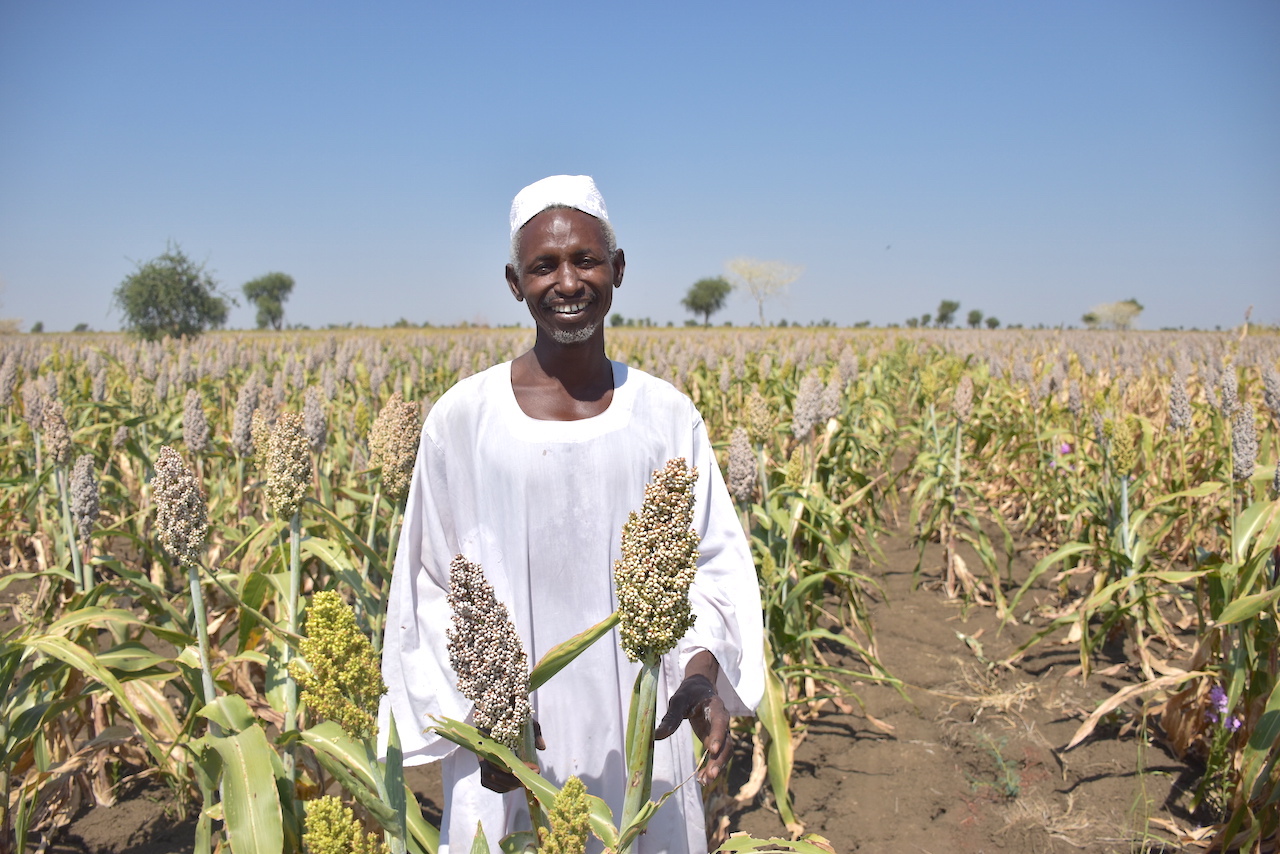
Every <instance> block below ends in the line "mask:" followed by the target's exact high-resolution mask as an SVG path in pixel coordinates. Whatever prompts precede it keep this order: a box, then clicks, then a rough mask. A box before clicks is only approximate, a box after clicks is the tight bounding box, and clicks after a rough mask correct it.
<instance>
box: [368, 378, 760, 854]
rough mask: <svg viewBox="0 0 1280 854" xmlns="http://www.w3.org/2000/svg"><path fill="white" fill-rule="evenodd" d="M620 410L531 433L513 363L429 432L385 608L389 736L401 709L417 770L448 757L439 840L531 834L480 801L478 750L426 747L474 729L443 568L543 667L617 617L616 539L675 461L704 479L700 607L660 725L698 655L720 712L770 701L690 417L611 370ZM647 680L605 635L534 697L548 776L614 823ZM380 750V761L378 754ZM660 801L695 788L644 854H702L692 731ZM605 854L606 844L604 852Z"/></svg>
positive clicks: (669, 810) (748, 574)
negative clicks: (558, 649)
mask: <svg viewBox="0 0 1280 854" xmlns="http://www.w3.org/2000/svg"><path fill="white" fill-rule="evenodd" d="M613 372H614V392H613V398H612V400H611V402H610V405H609V408H608V409H607V410H605V411H604V412H603V413H601V414H600V415H597V416H595V417H592V418H587V419H583V420H579V421H540V420H537V419H534V418H530V417H529V416H528V415H526V414H525V413H524V412H523V411H522V410H521V409H520V406H519V404H518V403H517V402H516V398H515V394H514V392H513V391H512V387H511V364H510V363H509V362H507V363H504V364H500V365H496V366H494V367H492V368H490V369H488V370H486V371H484V372H482V373H479V374H476V375H475V376H472V377H469V378H467V379H465V380H463V381H462V382H460V383H458V384H457V385H456V386H454V387H453V388H452V389H450V390H449V391H448V392H446V393H445V394H444V395H443V396H441V398H440V399H439V400H438V401H437V402H436V404H435V406H434V407H433V408H432V410H431V413H430V415H429V416H428V417H427V422H426V424H425V425H424V427H423V432H422V441H421V445H420V447H419V450H418V459H417V463H416V466H415V468H414V473H413V482H412V485H411V487H410V491H409V497H408V504H407V507H406V509H405V515H404V527H403V529H402V531H401V535H400V544H399V550H398V552H397V554H396V563H395V572H394V575H393V577H392V580H391V588H390V590H389V592H388V596H387V624H386V634H385V641H384V647H383V660H382V669H383V675H384V677H385V679H386V683H387V689H388V694H387V695H386V697H384V698H383V703H382V715H381V717H382V721H381V724H382V726H381V732H382V736H383V738H384V739H385V733H386V719H387V715H386V713H387V710H388V709H390V710H392V711H394V713H395V716H396V723H397V726H398V729H399V732H400V737H401V742H402V746H403V749H404V755H405V762H406V764H410V765H413V764H419V763H423V762H429V761H433V760H436V759H441V758H444V759H445V763H444V766H443V769H442V770H443V776H444V786H445V805H444V821H443V827H442V828H441V830H442V833H441V841H442V843H447V844H448V845H449V848H447V849H446V848H443V847H442V849H441V850H442V851H452V852H453V854H465V852H468V851H470V845H471V840H472V837H473V836H474V834H475V828H476V822H477V821H481V822H483V824H484V828H485V834H486V836H487V837H488V840H489V843H490V845H491V847H492V850H493V851H494V852H497V851H498V840H499V839H501V838H502V837H503V836H504V835H506V834H507V833H509V832H511V831H512V830H517V829H521V828H522V827H526V828H527V827H528V824H527V821H528V819H527V810H526V809H525V805H524V797H523V795H522V793H521V792H520V791H516V792H514V793H508V794H507V795H505V796H504V795H499V794H496V793H494V792H491V791H489V790H487V789H485V788H483V787H482V786H481V785H480V778H479V770H478V764H477V761H476V759H475V756H474V755H473V754H471V753H470V752H469V751H466V750H460V749H455V747H454V745H453V744H452V743H450V742H448V741H446V740H444V739H442V738H440V737H439V736H437V735H435V734H433V733H428V732H425V731H424V730H425V728H426V727H428V726H429V725H430V724H431V718H432V716H434V715H441V716H446V717H451V718H456V719H459V720H466V719H468V718H469V715H470V714H471V711H472V709H471V703H470V701H468V700H467V699H465V698H464V697H463V696H462V695H460V694H459V693H458V692H457V688H456V677H455V675H454V673H453V670H452V668H451V667H450V665H449V657H448V653H447V651H446V640H445V631H446V629H447V628H448V627H449V626H450V624H451V623H450V610H449V606H448V603H447V602H446V601H445V595H446V593H447V592H448V588H449V562H450V560H451V559H452V558H453V556H454V555H455V554H458V553H461V554H463V555H465V556H466V557H467V559H468V560H471V561H475V562H478V563H479V564H480V565H481V566H482V567H483V568H484V572H485V577H486V578H487V579H488V580H489V583H490V584H492V585H493V588H494V592H495V593H496V595H497V597H498V600H499V601H501V602H503V603H505V604H506V605H507V608H508V610H509V611H510V613H511V615H512V619H513V620H514V622H515V624H516V628H517V630H518V631H519V633H520V637H521V640H522V641H523V642H524V646H525V651H526V653H527V654H528V655H529V662H530V665H531V666H532V664H533V663H535V662H537V661H538V660H539V659H541V657H542V656H543V655H544V654H545V653H546V652H547V651H548V650H549V649H551V648H552V647H553V646H555V645H556V644H558V643H560V642H561V641H564V640H566V639H568V638H570V637H572V636H573V635H575V634H578V633H579V632H581V631H584V630H585V629H587V628H589V627H590V626H592V625H594V624H596V623H598V622H599V621H600V620H602V619H604V618H605V617H607V616H608V615H609V614H610V613H611V612H612V611H613V610H614V609H615V607H616V605H617V602H616V598H615V596H614V590H613V562H614V561H615V560H617V559H618V558H619V557H620V556H621V532H622V525H623V523H624V522H625V521H626V519H627V515H628V514H629V513H630V512H631V511H633V510H639V509H640V505H641V503H642V501H643V498H644V487H645V484H647V483H648V482H649V480H650V479H651V477H652V474H653V472H654V470H655V469H659V468H661V467H662V466H663V465H665V464H666V463H667V461H668V460H671V459H673V458H675V457H684V458H685V459H686V460H687V461H688V462H689V463H690V464H692V465H695V466H697V469H698V482H697V486H696V489H697V495H696V502H695V507H694V522H693V527H694V530H695V531H696V532H697V533H698V535H699V536H700V537H701V542H700V544H699V551H700V557H699V560H698V572H697V575H696V577H695V579H694V582H693V587H692V589H691V591H690V601H691V603H692V606H693V611H694V614H695V615H696V621H695V623H694V626H693V628H692V629H691V630H690V632H689V633H688V635H686V637H685V638H684V640H683V641H682V642H681V643H680V644H679V645H678V646H677V648H676V649H675V650H673V651H672V652H671V653H669V654H668V655H667V656H666V658H665V659H664V660H663V668H662V676H661V679H660V680H659V687H658V715H659V718H661V716H662V715H663V714H664V713H665V711H666V704H667V698H668V697H669V696H670V695H671V694H672V693H673V692H674V691H675V689H676V688H677V687H678V686H679V684H680V681H681V678H682V676H683V673H684V668H685V665H686V664H687V663H688V661H689V659H691V658H692V657H693V655H694V654H695V653H697V652H698V651H700V650H709V651H710V652H711V653H713V654H714V655H715V657H716V660H717V661H718V662H719V663H720V668H721V677H720V680H719V685H718V686H717V688H718V689H719V693H720V697H721V698H722V699H723V700H724V703H725V706H726V707H727V708H728V711H729V713H730V714H732V715H749V714H753V713H754V711H755V707H756V705H757V704H758V703H759V701H760V697H761V694H762V692H763V688H764V662H763V650H762V643H763V640H762V631H763V630H762V617H761V610H760V596H759V589H758V587H757V582H756V575H755V570H754V567H753V564H752V560H751V555H750V551H749V548H748V545H747V541H746V538H745V536H744V534H743V531H742V526H741V523H740V522H739V520H738V517H737V515H736V513H735V511H734V507H733V503H732V501H731V500H730V498H729V494H728V491H727V490H726V489H725V486H724V480H723V478H722V477H721V474H720V469H719V466H718V465H717V463H716V459H715V456H714V455H713V453H712V450H711V445H710V442H709V441H708V439H707V432H706V428H705V426H704V425H703V422H702V417H701V416H700V415H699V414H698V412H697V410H696V408H695V407H694V405H693V403H692V402H691V401H690V400H689V399H688V398H687V397H685V396H684V395H683V394H681V393H680V392H678V391H677V390H676V389H675V388H674V387H672V386H671V385H670V384H669V383H667V382H664V381H663V380H659V379H656V378H654V377H652V376H650V375H648V374H645V373H643V372H642V371H638V370H636V369H634V368H628V367H627V366H625V365H622V364H620V363H617V362H614V363H613ZM637 670H638V665H635V664H632V663H631V662H629V661H627V658H626V655H625V654H624V653H623V652H622V650H621V649H620V648H619V646H618V641H617V634H616V632H612V633H610V634H609V635H607V636H605V637H603V638H601V639H600V640H598V641H597V642H596V643H595V644H594V645H593V646H592V647H591V648H590V649H589V650H587V651H586V652H585V653H583V654H582V655H581V656H580V657H579V658H578V659H577V660H576V661H574V662H573V664H571V665H570V666H569V667H567V668H565V669H564V670H562V671H561V672H560V673H558V674H557V675H556V676H554V677H552V678H551V680H550V681H548V682H547V684H545V685H544V686H542V687H541V688H539V689H538V690H537V691H536V692H534V694H533V696H532V704H533V710H534V715H535V716H536V717H537V719H538V722H539V723H540V724H541V726H542V733H543V736H544V738H545V740H546V744H547V749H546V750H545V751H541V752H540V753H539V757H538V758H539V761H540V763H541V770H542V773H543V774H544V775H545V776H546V777H547V778H548V779H550V780H552V781H553V782H554V783H556V784H557V785H561V784H563V783H564V781H565V779H566V778H568V777H569V776H570V775H572V774H577V775H578V776H579V777H581V778H582V780H583V782H584V783H585V784H586V786H587V790H588V791H589V792H591V793H592V794H596V795H599V796H601V797H603V798H604V799H605V801H606V802H607V803H608V804H609V806H610V808H611V809H612V810H613V811H614V821H615V823H617V822H618V821H620V819H621V811H622V799H623V791H624V784H625V769H624V752H625V751H624V747H623V741H624V734H625V731H626V722H627V712H628V707H629V703H630V695H631V690H632V686H633V683H634V681H635V675H636V673H637ZM384 749H385V748H384ZM654 754H655V755H654V785H653V797H654V798H657V797H658V796H659V795H661V794H662V793H665V792H666V791H668V790H669V789H672V788H674V787H675V786H677V785H679V784H681V783H684V784H685V785H684V786H683V788H681V790H680V791H679V792H677V793H676V794H675V795H673V796H672V797H671V799H670V800H668V801H667V803H666V804H664V805H663V807H662V809H661V810H660V811H659V812H658V814H657V815H656V816H655V817H654V819H653V820H652V821H651V823H650V824H649V829H648V832H647V833H646V834H645V835H644V836H643V837H642V838H641V844H640V846H639V851H641V852H645V854H654V853H655V852H669V854H700V852H704V851H705V850H706V843H705V833H704V829H703V810H702V798H701V793H700V791H699V787H698V783H697V781H696V780H694V779H691V777H692V775H693V774H694V772H695V763H694V754H693V744H692V737H691V734H690V728H689V726H688V725H687V724H685V725H682V726H681V728H680V729H679V731H677V733H676V734H675V735H673V736H672V737H670V738H668V739H666V740H664V741H659V742H657V743H656V746H655V751H654ZM590 850H597V851H598V850H599V845H598V843H597V844H596V845H595V847H594V848H593V849H590Z"/></svg>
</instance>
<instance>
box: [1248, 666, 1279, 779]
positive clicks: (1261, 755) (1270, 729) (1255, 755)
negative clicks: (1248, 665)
mask: <svg viewBox="0 0 1280 854" xmlns="http://www.w3.org/2000/svg"><path fill="white" fill-rule="evenodd" d="M1278 745H1280V683H1278V684H1276V685H1274V686H1273V687H1272V688H1271V696H1270V697H1269V698H1268V699H1267V706H1266V708H1265V709H1264V710H1263V712H1262V715H1261V716H1260V717H1259V718H1258V722H1257V724H1256V725H1254V728H1253V732H1252V733H1251V734H1250V735H1249V744H1248V745H1247V746H1246V747H1245V749H1244V752H1243V754H1242V756H1241V758H1242V760H1243V761H1242V763H1241V767H1242V769H1243V770H1242V772H1241V781H1242V786H1243V789H1244V791H1247V792H1249V793H1250V795H1249V798H1250V800H1256V799H1257V798H1260V797H1262V794H1263V793H1262V786H1263V785H1264V784H1265V783H1266V780H1267V778H1266V776H1265V775H1263V774H1262V770H1263V765H1264V763H1266V762H1267V756H1268V755H1275V754H1277V753H1280V747H1277V746H1278ZM1272 761H1274V759H1273V760H1272ZM1277 790H1280V786H1278V787H1277Z"/></svg>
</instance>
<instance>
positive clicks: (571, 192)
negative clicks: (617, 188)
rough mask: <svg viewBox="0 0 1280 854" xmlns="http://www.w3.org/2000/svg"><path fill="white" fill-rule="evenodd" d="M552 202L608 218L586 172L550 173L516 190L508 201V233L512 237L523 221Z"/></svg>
mask: <svg viewBox="0 0 1280 854" xmlns="http://www.w3.org/2000/svg"><path fill="white" fill-rule="evenodd" d="M553 205H565V206H567V207H571V208H577V209H578V210H580V211H582V212H583V213H587V214H591V215H592V216H593V217H595V218H596V219H600V220H604V221H605V222H608V221H609V211H608V210H606V209H605V206H604V197H603V196H601V195H600V191H599V190H597V189H596V182H595V181H592V180H591V176H590V175H552V176H551V177H550V178H543V179H542V180H541V181H534V182H533V183H532V184H530V185H529V186H527V187H525V188H524V189H523V190H521V191H520V192H518V193H516V197H515V199H513V200H512V202H511V236H512V237H515V235H516V232H517V231H519V230H520V229H521V228H523V227H524V224H525V223H526V222H528V221H529V220H531V219H533V218H534V217H535V216H537V215H538V214H540V213H542V212H543V211H545V210H546V209H547V208H549V207H552V206H553Z"/></svg>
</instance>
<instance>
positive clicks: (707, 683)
mask: <svg viewBox="0 0 1280 854" xmlns="http://www.w3.org/2000/svg"><path fill="white" fill-rule="evenodd" d="M686 719H687V720H688V721H689V725H690V726H692V727H693V731H694V734H696V735H697V736H698V739H699V740H700V741H701V742H702V747H703V749H704V750H705V751H706V753H707V756H706V760H707V761H706V764H705V765H704V766H703V768H702V770H701V771H699V772H698V782H699V783H701V784H702V785H704V786H706V785H709V784H710V783H712V782H714V781H715V779H716V778H717V777H719V776H720V772H721V771H723V770H724V766H725V763H726V762H728V761H729V753H730V750H729V713H728V711H726V710H725V707H724V701H723V700H721V699H720V695H719V694H717V693H716V686H715V684H714V683H713V682H712V681H711V680H710V679H708V678H707V677H706V676H704V675H703V674H701V673H695V674H691V675H688V676H686V677H685V678H684V681H683V682H681V683H680V687H679V688H677V689H676V692H675V693H674V694H672V695H671V702H670V703H668V704H667V715H666V717H664V718H663V719H662V723H660V724H658V728H657V729H656V730H655V731H654V733H653V737H654V738H655V739H663V738H666V737H667V736H669V735H671V734H672V733H673V732H675V731H676V730H677V729H679V728H680V723H681V721H684V720H686Z"/></svg>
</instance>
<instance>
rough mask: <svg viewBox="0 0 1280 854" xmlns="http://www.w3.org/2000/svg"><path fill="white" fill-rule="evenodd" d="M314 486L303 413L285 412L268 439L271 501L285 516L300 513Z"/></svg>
mask: <svg viewBox="0 0 1280 854" xmlns="http://www.w3.org/2000/svg"><path fill="white" fill-rule="evenodd" d="M310 487H311V453H310V451H309V450H308V447H307V437H306V435H305V434H304V433H303V432H302V416H301V415H299V414H298V413H296V412H282V413H281V414H280V417H279V418H277V419H276V425H275V427H273V428H271V437H270V438H269V439H268V440H267V503H268V504H270V505H271V509H272V510H274V511H275V512H276V514H277V515H279V516H280V517H281V518H283V519H288V518H290V517H291V516H293V514H294V513H296V512H297V510H298V507H299V506H301V504H302V499H304V498H306V495H307V490H308V489H310Z"/></svg>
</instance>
